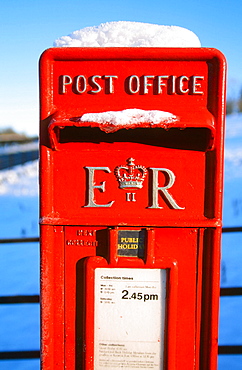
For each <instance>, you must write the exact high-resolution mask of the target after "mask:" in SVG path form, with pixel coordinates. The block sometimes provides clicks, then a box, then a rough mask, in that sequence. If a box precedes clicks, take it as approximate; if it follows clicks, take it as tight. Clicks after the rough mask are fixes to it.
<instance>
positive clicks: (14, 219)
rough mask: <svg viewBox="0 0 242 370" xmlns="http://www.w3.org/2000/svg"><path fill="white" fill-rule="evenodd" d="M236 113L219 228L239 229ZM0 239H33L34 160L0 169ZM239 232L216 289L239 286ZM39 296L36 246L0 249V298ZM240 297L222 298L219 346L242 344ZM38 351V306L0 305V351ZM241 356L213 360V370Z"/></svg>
mask: <svg viewBox="0 0 242 370" xmlns="http://www.w3.org/2000/svg"><path fill="white" fill-rule="evenodd" d="M241 186H242V114H234V115H231V116H228V117H227V129H226V151H225V192H224V226H242V192H241ZM0 204H1V213H0V238H14V237H35V236H38V167H37V161H34V162H31V163H27V164H25V165H23V166H16V167H15V168H13V169H10V170H4V171H0ZM241 260H242V233H231V234H224V235H223V247H222V269H221V272H222V276H221V286H222V287H231V286H232V287H233V286H242V273H241ZM38 293H39V251H38V244H37V243H28V244H6V245H5V244H1V245H0V295H1V296H4V295H21V294H30V295H31V294H38ZM241 307H242V297H222V298H221V309H220V336H219V343H220V344H221V345H223V344H224V345H225V344H231V345H232V344H240V345H242V310H241ZM38 349H39V305H38V304H15V305H0V351H17V350H38ZM230 368H232V369H233V370H238V369H242V356H240V355H236V356H224V355H223V356H222V355H221V356H219V370H226V369H230ZM8 369H9V370H10V369H11V370H12V369H15V370H23V369H24V370H27V369H31V370H37V369H39V360H14V361H8V360H4V361H0V370H8Z"/></svg>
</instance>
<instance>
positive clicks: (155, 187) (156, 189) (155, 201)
mask: <svg viewBox="0 0 242 370" xmlns="http://www.w3.org/2000/svg"><path fill="white" fill-rule="evenodd" d="M150 170H152V205H151V206H150V207H148V208H160V209H161V208H163V207H160V206H159V202H158V195H159V191H160V192H162V194H163V196H164V197H165V199H166V200H167V202H168V204H169V205H170V206H171V208H173V209H185V207H179V205H178V204H177V203H176V201H175V200H174V199H173V197H172V196H171V194H170V193H169V192H168V190H167V189H170V188H171V187H172V186H173V185H174V182H175V179H176V177H175V174H174V173H173V172H172V171H171V170H169V169H168V168H150ZM159 172H163V173H165V174H166V175H167V176H168V184H167V185H165V186H159V181H158V175H159Z"/></svg>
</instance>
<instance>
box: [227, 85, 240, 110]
mask: <svg viewBox="0 0 242 370" xmlns="http://www.w3.org/2000/svg"><path fill="white" fill-rule="evenodd" d="M226 111H227V114H232V113H235V112H242V88H241V90H240V92H239V95H238V97H237V98H235V97H233V98H231V97H230V98H229V97H228V98H227V101H226Z"/></svg>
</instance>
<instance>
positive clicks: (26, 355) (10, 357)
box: [0, 351, 40, 360]
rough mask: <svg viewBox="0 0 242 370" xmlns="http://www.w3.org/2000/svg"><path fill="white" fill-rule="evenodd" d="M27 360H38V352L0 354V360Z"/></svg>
mask: <svg viewBox="0 0 242 370" xmlns="http://www.w3.org/2000/svg"><path fill="white" fill-rule="evenodd" d="M29 358H40V351H7V352H0V360H23V359H29Z"/></svg>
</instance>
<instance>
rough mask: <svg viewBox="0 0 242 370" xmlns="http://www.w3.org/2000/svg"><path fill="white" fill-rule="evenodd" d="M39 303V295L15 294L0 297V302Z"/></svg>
mask: <svg viewBox="0 0 242 370" xmlns="http://www.w3.org/2000/svg"><path fill="white" fill-rule="evenodd" d="M9 303H10V304H11V303H12V304H15V303H39V295H16V296H5V297H0V304H9Z"/></svg>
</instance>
